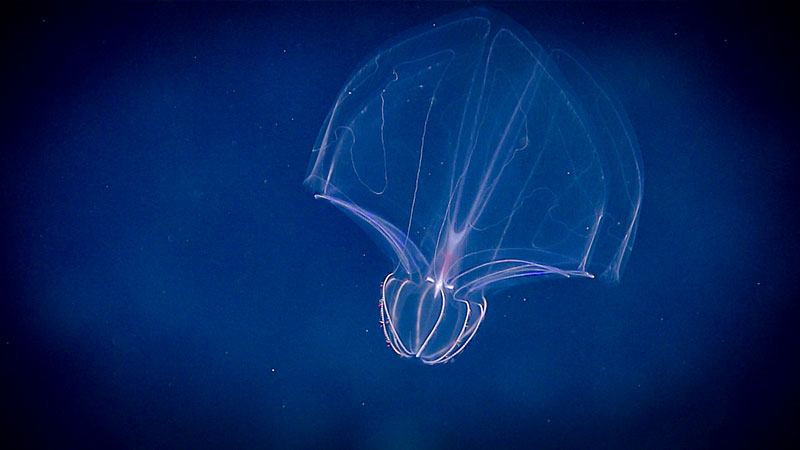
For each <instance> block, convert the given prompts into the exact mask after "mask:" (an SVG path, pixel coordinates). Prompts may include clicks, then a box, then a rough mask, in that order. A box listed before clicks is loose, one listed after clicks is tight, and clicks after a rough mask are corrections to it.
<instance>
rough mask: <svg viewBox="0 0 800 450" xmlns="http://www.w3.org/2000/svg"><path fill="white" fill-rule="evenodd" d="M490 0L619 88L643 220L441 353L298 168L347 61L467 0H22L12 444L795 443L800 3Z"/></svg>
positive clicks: (12, 81) (13, 203) (6, 203)
mask: <svg viewBox="0 0 800 450" xmlns="http://www.w3.org/2000/svg"><path fill="white" fill-rule="evenodd" d="M493 6H494V7H495V8H496V9H498V10H499V11H501V12H503V13H505V14H508V15H510V16H511V17H513V18H515V19H516V20H517V21H518V22H519V23H521V24H522V25H523V26H524V27H525V28H527V29H528V30H530V31H531V33H532V34H533V36H534V37H536V38H537V39H539V40H540V41H541V42H543V43H544V44H545V45H547V44H548V43H552V42H553V41H552V40H549V39H548V36H554V37H557V38H558V39H561V40H563V41H566V42H569V43H570V44H571V45H572V46H573V47H574V48H576V49H579V50H580V51H581V52H582V53H583V54H584V57H585V58H586V60H587V61H588V62H589V63H591V64H592V65H593V66H594V69H595V70H597V71H598V72H599V73H601V74H602V75H603V76H604V77H605V78H606V80H607V84H608V85H609V86H611V87H612V89H613V90H614V91H615V93H616V96H617V98H618V99H619V101H620V102H621V104H622V105H623V106H624V108H625V109H626V111H627V114H628V116H629V118H630V122H631V124H632V126H633V128H634V130H635V132H636V134H637V135H638V138H639V142H640V146H641V152H642V157H643V160H644V168H645V196H644V202H643V208H642V214H641V217H640V226H639V232H638V236H637V238H636V244H635V247H634V251H633V253H632V255H631V257H630V259H629V261H628V265H627V271H626V273H625V274H624V276H623V278H622V282H621V284H619V285H618V286H616V287H611V288H609V287H607V286H604V285H602V284H601V283H597V282H592V281H589V280H583V281H581V280H566V281H556V280H551V281H544V282H538V283H531V284H527V285H523V286H519V287H515V288H513V289H512V290H510V291H508V292H504V293H502V294H499V295H497V296H493V297H490V298H489V299H488V300H489V308H488V312H487V317H486V320H485V322H484V324H483V325H482V326H481V329H480V330H479V331H478V333H477V335H476V337H475V339H474V340H473V341H472V342H471V343H470V345H469V347H468V348H467V349H466V351H465V352H464V353H463V354H462V355H460V356H459V357H457V358H456V361H454V362H453V363H451V364H447V365H442V366H437V367H427V366H423V365H421V364H418V363H416V362H414V361H409V360H404V359H401V358H400V357H398V356H396V355H395V354H394V353H393V352H392V351H391V350H390V349H388V348H387V347H386V344H385V342H384V338H383V335H382V332H381V329H380V328H379V326H378V325H379V323H378V320H379V310H378V303H377V301H378V298H379V295H380V291H379V285H380V282H381V281H382V280H383V278H384V276H385V275H386V273H387V272H388V271H390V270H391V269H392V266H391V263H390V261H389V259H388V258H386V257H384V256H383V255H382V254H381V253H380V252H379V251H378V248H377V247H376V246H375V245H374V244H373V243H372V242H371V241H370V240H369V239H368V238H367V236H366V235H365V234H364V233H363V232H362V231H361V229H360V228H359V227H357V226H355V225H354V224H353V223H352V222H351V221H350V220H349V219H348V218H347V217H346V216H344V215H343V214H342V213H340V212H339V211H337V210H336V209H335V208H333V207H331V206H330V205H328V204H326V203H324V202H321V201H315V200H314V199H313V198H312V196H311V194H310V193H309V192H307V191H306V190H305V188H304V187H303V186H302V181H303V178H304V175H305V171H306V168H307V164H308V160H309V156H310V151H311V148H312V145H313V144H314V141H315V139H316V136H317V133H318V131H319V128H320V126H321V125H322V122H323V120H324V119H325V116H326V114H327V112H328V109H329V108H330V107H331V105H332V103H333V101H334V99H335V97H336V95H337V93H338V91H339V89H340V88H341V86H342V85H343V84H344V82H345V81H346V80H347V78H348V76H349V74H350V72H351V71H352V70H353V69H354V68H355V66H356V64H358V63H359V62H360V61H361V60H362V59H363V58H364V57H365V56H367V55H368V54H369V53H370V52H371V51H372V50H373V49H374V48H376V47H377V46H378V45H379V44H381V42H383V41H384V40H386V39H389V38H391V37H393V36H394V35H396V34H398V33H401V32H403V31H405V30H406V29H408V28H410V27H412V26H416V25H419V24H422V23H426V22H429V21H431V20H433V19H435V18H437V17H438V16H440V15H443V14H446V13H450V12H453V11H456V10H458V9H461V8H462V7H463V5H460V4H454V3H445V4H397V3H380V4H363V3H361V4H359V3H348V4H301V3H298V4H232V5H215V4H126V5H97V4H95V5H50V4H35V5H27V4H14V5H8V4H4V5H3V6H2V10H1V11H0V16H2V19H0V21H2V24H3V27H2V62H3V70H2V82H0V93H1V94H0V95H1V97H0V99H1V102H2V103H1V105H2V109H1V111H2V144H0V148H1V149H2V153H1V154H0V176H1V178H0V202H2V204H1V205H0V206H2V209H1V211H2V219H3V220H2V221H0V223H2V225H1V226H2V230H1V231H2V234H0V238H1V239H2V247H0V248H1V249H2V253H1V254H0V258H1V260H0V262H1V263H2V267H1V268H0V269H2V270H0V276H2V280H0V281H1V282H2V284H0V286H2V287H1V288H0V293H1V294H2V299H1V303H0V402H1V403H0V410H2V413H1V414H0V415H2V418H1V419H0V420H2V422H0V426H2V429H0V446H2V447H7V443H8V442H11V441H12V440H16V439H22V442H24V443H25V444H26V445H25V446H27V447H51V448H71V447H91V448H112V447H113V448H117V447H122V448H172V447H180V448H196V447H222V448H231V447H234V448H236V447H279V448H287V447H291V448H298V447H300V448H302V447H314V448H320V447H328V448H330V447H351V448H465V447H467V448H469V447H476V446H484V447H487V446H491V447H497V446H501V447H512V446H513V447H517V448H520V447H521V446H524V447H534V448H551V447H558V448H718V447H724V448H731V447H734V448H736V447H743V448H753V447H762V448H775V447H783V446H785V447H787V448H788V447H791V446H794V447H795V448H797V446H798V445H800V408H799V407H798V404H799V403H798V402H800V381H798V380H800V364H799V363H798V357H799V356H800V325H799V324H798V318H799V317H798V307H797V304H798V303H797V297H796V296H797V290H798V289H797V288H798V284H800V273H799V272H798V269H797V263H796V259H797V255H798V253H799V252H800V245H799V243H800V220H799V219H798V216H799V214H798V209H799V208H798V206H799V204H798V195H797V194H798V183H797V180H798V178H800V172H799V170H800V164H798V162H800V161H799V160H800V157H799V156H798V155H800V152H799V151H798V150H800V149H798V135H799V134H800V120H798V119H799V118H800V114H798V104H800V102H799V101H800V87H799V86H798V83H799V82H798V80H800V72H799V71H798V68H797V44H798V43H800V36H799V35H798V32H797V30H798V28H797V26H796V23H797V21H798V17H797V16H796V15H793V14H792V13H791V12H790V10H789V6H787V5H786V4H756V3H748V4H730V3H712V4H705V5H696V4H566V3H556V4H493ZM3 441H6V444H3Z"/></svg>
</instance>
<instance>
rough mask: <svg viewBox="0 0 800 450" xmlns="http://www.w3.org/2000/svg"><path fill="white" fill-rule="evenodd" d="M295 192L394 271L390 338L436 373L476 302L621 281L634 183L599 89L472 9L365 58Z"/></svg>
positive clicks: (476, 317) (458, 345) (613, 106)
mask: <svg viewBox="0 0 800 450" xmlns="http://www.w3.org/2000/svg"><path fill="white" fill-rule="evenodd" d="M306 184H307V185H308V186H309V187H310V189H311V190H312V191H313V192H314V193H315V194H316V197H317V198H323V199H326V200H328V201H330V202H331V203H332V204H333V205H335V206H336V207H338V208H339V209H340V210H342V211H344V212H345V213H347V214H348V215H350V216H351V217H352V218H353V219H355V220H356V222H357V223H359V224H360V225H362V226H363V227H364V228H365V229H366V230H367V231H368V233H369V234H370V235H371V236H372V237H373V239H374V240H375V241H376V242H377V243H378V245H379V246H381V248H382V249H383V250H384V251H385V253H386V254H387V255H388V256H389V257H390V258H391V259H392V261H393V262H394V264H395V269H394V270H393V271H392V273H390V274H389V275H388V276H387V278H386V280H385V281H384V283H383V299H382V301H381V315H382V321H383V323H384V330H385V332H386V339H387V341H388V343H389V344H390V345H391V347H392V348H393V349H394V350H395V351H396V352H397V353H399V354H401V355H403V356H409V357H415V358H418V359H419V360H420V361H422V362H424V363H428V364H435V363H441V362H446V361H448V360H450V359H452V357H453V356H455V355H456V354H458V353H460V352H461V351H462V350H463V349H464V348H465V347H466V344H467V343H468V342H469V341H470V340H471V339H472V337H473V336H474V334H475V332H476V330H477V329H478V327H479V325H480V323H481V321H482V320H483V318H484V315H485V312H486V299H485V295H486V294H491V293H492V292H496V291H497V290H499V289H502V288H505V287H508V286H510V285H511V284H514V283H522V282H527V281H532V280H534V279H539V278H548V277H585V278H600V279H602V280H605V281H608V282H617V281H618V280H619V277H620V274H621V273H622V270H623V268H624V266H625V262H626V260H627V257H628V255H629V253H630V251H631V249H632V247H633V241H634V236H635V233H636V227H637V219H638V214H639V208H640V205H641V200H642V188H643V175H642V163H641V156H640V154H639V150H638V145H637V143H636V138H635V136H634V134H633V131H632V130H631V128H630V125H629V123H628V121H627V118H626V116H625V113H624V112H623V110H622V108H621V107H620V106H619V105H618V103H617V102H616V101H614V100H613V99H612V97H611V95H610V94H609V91H608V90H606V89H603V88H601V87H600V85H599V84H598V81H597V77H596V76H593V75H592V74H591V73H589V72H588V71H587V70H586V68H585V65H583V64H581V63H579V62H578V61H577V60H576V59H575V58H574V57H573V56H571V55H569V54H568V53H566V52H564V51H562V50H560V49H550V50H545V49H544V48H543V47H542V46H540V45H539V44H538V43H537V42H536V41H535V40H534V39H533V37H531V35H530V34H529V33H528V32H527V31H525V30H524V29H522V28H521V27H520V26H519V25H517V24H516V23H515V22H514V21H513V20H511V19H510V18H508V17H506V16H504V15H502V14H500V13H497V12H495V11H492V10H489V9H485V8H481V9H471V10H467V11H465V12H462V13H460V14H457V15H454V16H450V17H445V18H442V19H439V20H437V21H435V22H433V23H431V24H428V25H425V26H422V27H420V28H417V29H415V30H411V31H409V32H407V33H405V34H404V35H403V36H401V37H398V38H396V39H395V40H393V41H392V42H390V43H387V44H384V45H383V46H382V47H381V48H380V49H379V50H378V51H376V52H375V53H374V54H373V55H372V56H370V57H369V58H367V59H366V60H365V62H364V64H363V66H361V67H359V68H358V69H357V70H356V71H355V72H354V73H353V74H352V75H351V77H350V78H349V80H348V81H347V83H346V84H345V86H344V88H343V89H342V91H341V92H340V93H339V95H338V97H337V99H336V101H335V102H334V105H333V107H332V108H331V111H330V113H329V114H328V117H327V119H326V121H325V123H324V125H323V127H322V130H321V131H320V134H319V137H318V139H317V142H316V144H315V146H314V149H313V151H312V156H311V163H310V166H309V170H308V174H307V178H306Z"/></svg>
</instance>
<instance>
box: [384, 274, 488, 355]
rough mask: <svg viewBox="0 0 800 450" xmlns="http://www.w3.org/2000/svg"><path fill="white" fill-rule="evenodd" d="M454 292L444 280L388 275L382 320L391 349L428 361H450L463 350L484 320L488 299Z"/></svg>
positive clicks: (400, 353) (385, 283) (385, 284)
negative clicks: (420, 279) (442, 283)
mask: <svg viewBox="0 0 800 450" xmlns="http://www.w3.org/2000/svg"><path fill="white" fill-rule="evenodd" d="M453 294H454V291H453V289H452V288H447V287H443V286H442V285H441V283H435V282H433V281H423V282H419V283H418V282H414V281H411V280H407V279H406V280H401V279H398V278H394V277H393V276H391V275H390V276H389V277H387V279H386V281H385V282H384V285H383V299H382V301H381V321H382V323H383V330H384V333H385V334H386V340H387V342H388V343H389V345H391V347H392V349H394V351H395V352H397V354H399V355H401V356H405V357H414V358H418V359H419V360H420V361H421V362H423V363H425V364H438V363H443V362H447V361H449V360H450V359H452V358H453V357H454V356H455V355H457V354H458V353H460V352H461V351H462V350H463V349H464V347H466V345H467V343H469V341H470V340H471V339H472V336H474V335H475V332H476V331H477V330H478V327H479V326H480V324H481V322H482V321H483V317H484V315H485V314H486V300H485V299H484V298H483V296H481V298H480V300H479V301H470V300H463V299H458V298H455V296H454V295H453Z"/></svg>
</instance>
